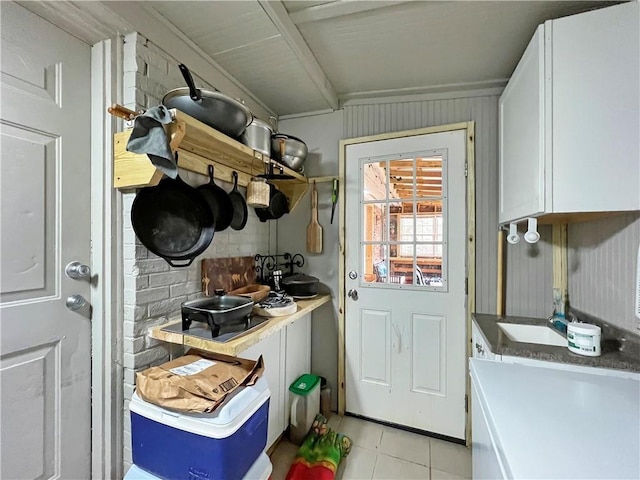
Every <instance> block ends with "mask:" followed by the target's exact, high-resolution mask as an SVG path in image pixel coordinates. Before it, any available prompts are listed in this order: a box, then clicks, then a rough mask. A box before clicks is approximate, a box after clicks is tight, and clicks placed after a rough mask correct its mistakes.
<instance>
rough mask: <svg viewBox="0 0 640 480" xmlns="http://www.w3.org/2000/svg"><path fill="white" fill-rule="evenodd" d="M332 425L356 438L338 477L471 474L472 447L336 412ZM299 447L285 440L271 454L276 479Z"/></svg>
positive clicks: (450, 479)
mask: <svg viewBox="0 0 640 480" xmlns="http://www.w3.org/2000/svg"><path fill="white" fill-rule="evenodd" d="M329 426H330V427H331V428H333V429H334V430H337V431H338V432H340V433H344V434H345V435H347V436H349V437H350V438H351V440H353V448H352V450H351V453H350V454H349V456H348V457H347V458H346V459H345V460H344V461H343V462H342V464H341V465H340V468H339V469H338V474H337V475H336V478H337V480H349V479H376V480H383V479H384V480H409V479H421V480H429V479H432V480H459V479H470V478H471V450H470V449H468V448H466V447H464V446H462V445H457V444H454V443H450V442H445V441H443V440H437V439H435V438H429V437H425V436H423V435H417V434H415V433H410V432H405V431H403V430H398V429H395V428H391V427H385V426H383V425H378V424H377V423H373V422H367V421H365V420H360V419H357V418H353V417H340V416H338V415H335V414H334V415H333V416H332V417H331V418H330V419H329ZM297 451H298V447H297V446H295V445H293V444H291V443H289V442H288V441H286V440H283V441H282V442H281V443H280V445H278V448H276V450H275V451H274V452H273V454H272V455H271V462H272V463H273V474H272V476H271V478H272V480H284V478H285V477H286V476H287V472H288V471H289V466H290V465H291V462H292V461H293V458H294V457H295V455H296V452H297Z"/></svg>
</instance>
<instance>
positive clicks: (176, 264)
mask: <svg viewBox="0 0 640 480" xmlns="http://www.w3.org/2000/svg"><path fill="white" fill-rule="evenodd" d="M195 259H196V257H193V258H191V259H188V260H186V263H180V262H176V261H175V260H171V259H170V258H165V259H164V260H165V261H166V262H167V263H168V264H169V265H171V266H172V267H188V266H189V265H191V264H192V263H193V261H194V260H195Z"/></svg>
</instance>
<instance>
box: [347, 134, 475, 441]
mask: <svg viewBox="0 0 640 480" xmlns="http://www.w3.org/2000/svg"><path fill="white" fill-rule="evenodd" d="M465 135H466V132H465V131H464V130H458V131H451V132H444V133H433V134H427V135H419V136H412V137H403V138H397V139H390V140H382V141H376V142H367V143H360V144H355V145H349V146H348V147H347V151H346V170H345V174H346V178H345V183H346V190H345V191H346V195H345V198H346V242H345V247H346V278H345V285H346V288H347V291H348V292H349V296H348V298H347V301H346V314H345V315H346V386H345V387H346V409H347V411H348V412H350V413H354V414H358V415H362V416H364V417H368V418H373V419H378V420H382V421H386V422H390V423H394V424H399V425H405V426H408V427H413V428H417V429H420V430H425V431H430V432H434V433H439V434H442V435H447V436H450V437H454V438H459V439H464V437H465V331H466V330H465V303H466V294H465V277H466V241H465V238H466V206H465V205H466V178H465V174H464V169H465V160H466V153H465V152H466V140H465V138H466V137H465Z"/></svg>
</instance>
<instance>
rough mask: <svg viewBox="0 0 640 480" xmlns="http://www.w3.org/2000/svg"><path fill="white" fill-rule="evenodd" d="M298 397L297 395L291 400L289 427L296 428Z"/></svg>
mask: <svg viewBox="0 0 640 480" xmlns="http://www.w3.org/2000/svg"><path fill="white" fill-rule="evenodd" d="M299 399H300V397H299V396H298V395H296V396H295V398H294V399H293V403H292V404H291V426H293V427H297V426H298V400H299Z"/></svg>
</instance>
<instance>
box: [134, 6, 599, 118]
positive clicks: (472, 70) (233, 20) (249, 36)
mask: <svg viewBox="0 0 640 480" xmlns="http://www.w3.org/2000/svg"><path fill="white" fill-rule="evenodd" d="M610 4H612V2H602V1H598V2H593V1H591V2H589V1H491V2H485V1H443V2H438V1H410V2H401V1H395V2H393V1H345V0H342V1H283V2H280V1H209V2H185V1H151V2H145V7H146V8H148V9H153V10H155V12H157V13H159V14H160V15H161V16H162V17H164V18H165V19H166V20H167V21H168V22H170V23H171V24H173V25H174V26H175V27H176V28H177V29H179V30H180V31H181V32H182V33H184V34H185V35H186V36H187V37H188V38H190V39H191V40H192V41H193V42H194V43H195V44H196V45H197V46H198V47H199V48H200V49H202V50H203V51H204V52H205V53H206V54H207V55H208V56H209V57H210V58H211V59H213V60H214V61H215V62H216V63H217V64H218V65H219V66H221V67H222V68H223V69H224V70H226V71H227V72H228V73H229V74H231V75H232V76H233V77H234V78H235V79H237V80H238V81H239V82H240V83H241V84H242V85H243V86H244V87H245V88H246V89H247V90H248V91H249V92H251V93H252V94H253V96H255V97H257V98H259V99H260V100H261V101H262V102H263V103H264V104H265V105H266V106H267V107H268V108H270V109H271V110H273V111H274V112H276V113H277V114H279V115H287V114H297V113H302V112H312V111H321V110H326V109H336V108H338V107H339V105H340V104H341V103H344V102H345V101H347V100H350V99H358V98H369V97H379V96H393V95H407V94H415V93H430V92H442V91H456V90H468V89H481V88H491V87H496V86H498V87H501V86H503V85H504V84H505V83H506V80H507V79H508V78H509V76H510V75H511V73H512V72H513V70H514V68H515V66H516V64H517V61H518V59H519V58H520V56H521V55H522V53H523V51H524V49H525V47H526V45H527V43H528V41H529V39H530V38H531V36H532V35H533V32H534V30H535V28H536V26H537V25H538V24H540V23H542V22H544V21H545V20H547V19H551V18H558V17H561V16H566V15H569V14H573V13H577V12H582V11H585V10H589V9H593V8H600V7H602V6H605V5H610Z"/></svg>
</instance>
